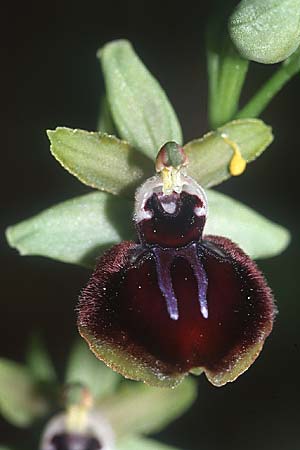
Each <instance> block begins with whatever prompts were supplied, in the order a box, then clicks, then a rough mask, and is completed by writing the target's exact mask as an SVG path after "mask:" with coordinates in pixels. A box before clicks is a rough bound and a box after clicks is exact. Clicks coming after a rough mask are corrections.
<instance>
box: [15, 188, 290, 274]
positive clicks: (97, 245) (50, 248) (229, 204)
mask: <svg viewBox="0 0 300 450" xmlns="http://www.w3.org/2000/svg"><path fill="white" fill-rule="evenodd" d="M207 194H208V200H209V218H208V222H207V225H206V226H205V229H204V232H205V234H215V235H219V236H226V237H228V238H230V239H231V240H232V241H234V242H236V243H237V244H238V245H239V246H240V247H241V248H242V249H243V250H245V251H246V252H247V253H248V254H249V256H251V257H252V258H265V257H270V256H274V255H277V254H279V253H280V252H282V251H283V250H284V249H285V248H286V246H287V245H288V243H289V233H288V231H287V230H286V229H284V228H283V227H281V226H280V225H277V224H274V223H273V222H271V221H269V220H267V219H265V218H264V217H263V216H262V215H260V214H258V213H256V212H255V211H254V210H252V209H251V208H249V207H247V206H245V205H243V204H242V203H240V202H238V201H236V200H233V199H231V198H230V197H227V196H225V195H223V194H219V193H218V192H215V191H212V190H208V191H207ZM132 210H133V202H132V201H130V200H126V199H122V198H119V197H115V196H113V195H110V194H106V193H104V192H95V193H91V194H86V195H83V196H80V197H77V198H74V199H73V200H68V201H66V202H63V203H60V204H58V205H56V206H53V207H52V208H49V209H46V210H45V211H43V212H41V213H40V214H38V215H37V216H35V217H32V218H31V219H27V220H24V221H23V222H20V223H19V224H17V225H14V226H11V227H9V228H8V230H7V238H8V241H9V243H10V245H11V246H12V247H16V248H17V249H18V250H19V251H20V253H21V254H23V255H42V256H47V257H50V258H54V259H58V260H60V261H65V262H69V263H73V264H80V265H84V266H89V267H91V266H93V265H94V262H95V257H96V256H99V255H100V254H101V253H102V252H103V250H105V249H107V248H109V247H111V246H112V245H114V244H116V243H118V242H119V241H120V240H132V239H135V234H134V230H133V227H131V226H130V225H131V222H132V220H131V216H132Z"/></svg>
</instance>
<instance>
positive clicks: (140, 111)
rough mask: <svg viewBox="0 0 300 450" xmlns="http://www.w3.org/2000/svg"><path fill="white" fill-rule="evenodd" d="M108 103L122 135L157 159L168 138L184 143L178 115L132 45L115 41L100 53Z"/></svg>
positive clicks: (123, 41)
mask: <svg viewBox="0 0 300 450" xmlns="http://www.w3.org/2000/svg"><path fill="white" fill-rule="evenodd" d="M98 55H99V58H100V60H101V64H102V69H103V74H104V80H105V85H106V91H107V97H108V102H109V104H110V108H111V113H112V116H113V119H114V123H115V125H116V127H117V129H118V132H119V134H120V136H121V137H122V138H123V139H125V140H126V141H128V142H130V144H131V145H133V146H134V147H136V148H137V149H139V150H141V151H142V152H143V153H145V154H146V155H147V156H149V157H151V158H152V159H154V158H155V157H156V154H157V152H158V150H159V148H160V147H161V146H162V145H163V144H165V143H166V142H167V141H175V142H177V143H178V144H181V141H182V133H181V128H180V125H179V122H178V119H177V117H176V114H175V112H174V110H173V108H172V106H171V104H170V102H169V100H168V98H167V96H166V94H165V93H164V91H163V90H162V88H161V86H160V85H159V83H158V82H157V81H156V79H155V78H154V77H153V76H152V75H151V74H150V72H149V71H148V69H147V68H146V67H145V66H144V64H143V63H142V61H141V60H140V59H139V57H138V56H137V54H136V53H135V51H134V50H133V48H132V46H131V44H130V43H129V42H128V41H125V40H119V41H113V42H111V43H109V44H107V45H105V46H104V47H103V48H102V49H101V50H100V51H99V53H98Z"/></svg>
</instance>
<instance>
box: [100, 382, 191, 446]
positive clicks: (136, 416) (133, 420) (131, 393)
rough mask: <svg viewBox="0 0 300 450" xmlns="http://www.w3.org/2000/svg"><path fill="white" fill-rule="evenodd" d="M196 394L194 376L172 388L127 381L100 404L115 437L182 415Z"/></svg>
mask: <svg viewBox="0 0 300 450" xmlns="http://www.w3.org/2000/svg"><path fill="white" fill-rule="evenodd" d="M196 396H197V388H196V383H195V380H194V379H193V378H192V377H189V378H186V379H185V380H184V381H183V382H182V383H181V384H180V385H179V386H177V387H176V388H173V389H166V388H156V387H150V386H147V385H145V384H142V383H139V382H135V381H132V382H129V381H128V382H126V383H124V384H123V388H122V385H121V389H120V390H119V391H118V393H117V394H116V395H115V397H112V398H108V399H107V401H106V402H104V403H103V404H102V405H101V407H102V408H103V411H105V417H106V418H107V419H108V421H109V422H110V423H111V425H112V427H113V430H114V431H115V433H116V435H117V437H122V438H123V436H126V435H132V434H149V433H154V432H158V431H159V430H161V429H162V428H164V427H165V426H166V425H168V424H169V423H170V422H172V421H173V420H175V419H176V418H177V417H179V416H181V415H182V414H183V413H184V411H186V410H187V409H188V408H189V407H190V406H191V404H192V403H193V402H194V401H195V399H196Z"/></svg>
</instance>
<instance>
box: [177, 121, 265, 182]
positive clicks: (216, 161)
mask: <svg viewBox="0 0 300 450" xmlns="http://www.w3.org/2000/svg"><path fill="white" fill-rule="evenodd" d="M222 133H225V135H226V136H227V137H228V138H229V139H230V140H231V141H233V142H234V143H236V144H237V145H238V147H239V150H240V152H241V154H242V156H243V158H244V159H245V160H246V161H247V162H251V161H253V160H255V159H256V158H257V157H258V156H259V155H261V153H262V152H263V151H264V150H266V148H267V147H268V146H269V145H270V143H271V142H272V140H273V135H272V129H271V127H269V126H267V125H266V124H265V123H264V122H263V121H262V120H259V119H240V120H233V121H232V122H229V123H227V124H226V125H224V126H223V127H220V128H218V130H216V131H212V132H210V133H208V134H206V135H205V136H204V137H203V138H201V139H195V140H193V141H191V142H189V143H187V144H186V145H185V146H184V149H185V151H186V154H187V156H188V158H189V165H188V168H187V173H188V175H190V176H191V177H193V178H194V179H195V180H196V181H197V182H198V183H199V184H201V186H203V187H212V186H215V185H217V184H220V183H222V181H224V180H227V179H228V178H230V177H231V174H230V171H229V164H230V161H231V159H232V157H233V149H232V147H231V146H230V145H229V144H228V143H226V142H225V140H224V139H223V138H222Z"/></svg>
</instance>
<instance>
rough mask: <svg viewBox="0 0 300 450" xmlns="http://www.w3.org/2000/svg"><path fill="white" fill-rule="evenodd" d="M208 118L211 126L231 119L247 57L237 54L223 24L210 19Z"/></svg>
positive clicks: (244, 76) (242, 79)
mask: <svg viewBox="0 0 300 450" xmlns="http://www.w3.org/2000/svg"><path fill="white" fill-rule="evenodd" d="M207 65H208V84H209V101H208V105H209V106H208V109H209V112H208V114H209V120H210V124H211V126H212V128H214V129H215V128H218V127H220V126H222V125H224V124H225V123H226V122H228V121H230V120H231V119H232V118H233V117H234V115H235V114H236V112H237V109H238V103H239V99H240V94H241V90H242V87H243V84H244V81H245V78H246V74H247V71H248V65H249V61H248V60H246V59H243V58H241V57H240V55H239V54H238V52H237V51H236V49H235V48H234V46H233V44H232V42H231V40H230V38H229V36H228V34H227V31H226V30H225V31H224V30H222V24H219V23H211V24H210V26H209V29H208V33H207Z"/></svg>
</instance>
